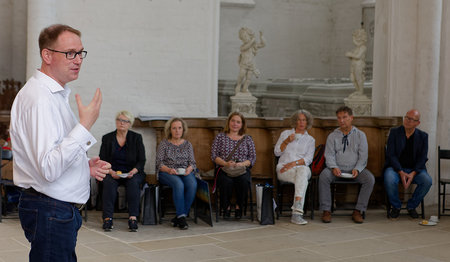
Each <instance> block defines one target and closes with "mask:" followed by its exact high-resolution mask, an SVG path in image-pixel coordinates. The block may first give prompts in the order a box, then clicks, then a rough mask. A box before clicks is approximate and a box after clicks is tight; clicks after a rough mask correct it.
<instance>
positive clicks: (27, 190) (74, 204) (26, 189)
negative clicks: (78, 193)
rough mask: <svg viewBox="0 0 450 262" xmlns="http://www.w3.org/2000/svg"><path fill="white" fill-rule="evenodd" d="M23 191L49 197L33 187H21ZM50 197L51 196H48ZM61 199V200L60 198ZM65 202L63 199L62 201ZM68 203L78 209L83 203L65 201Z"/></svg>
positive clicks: (81, 207)
mask: <svg viewBox="0 0 450 262" xmlns="http://www.w3.org/2000/svg"><path fill="white" fill-rule="evenodd" d="M22 191H23V192H25V193H27V194H30V195H34V196H43V197H49V196H47V195H46V194H42V193H41V192H38V191H36V190H35V189H34V188H32V187H30V188H25V189H22ZM50 198H52V197H50ZM60 201H61V200H60ZM62 202H65V201H62ZM66 203H69V204H70V205H72V206H74V207H75V208H76V209H78V210H79V211H81V210H83V208H84V206H85V204H78V203H70V202H66Z"/></svg>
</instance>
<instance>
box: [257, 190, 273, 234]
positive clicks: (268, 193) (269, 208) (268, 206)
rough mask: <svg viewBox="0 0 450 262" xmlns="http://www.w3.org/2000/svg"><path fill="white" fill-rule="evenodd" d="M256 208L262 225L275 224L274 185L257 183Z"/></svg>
mask: <svg viewBox="0 0 450 262" xmlns="http://www.w3.org/2000/svg"><path fill="white" fill-rule="evenodd" d="M256 208H257V214H258V216H257V217H258V220H259V223H260V224H261V225H273V224H275V219H274V211H273V186H271V185H268V184H266V185H262V184H257V185H256Z"/></svg>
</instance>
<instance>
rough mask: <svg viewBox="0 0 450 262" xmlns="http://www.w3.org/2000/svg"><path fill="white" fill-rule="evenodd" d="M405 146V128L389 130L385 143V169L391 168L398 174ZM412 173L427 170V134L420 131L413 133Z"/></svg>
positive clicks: (416, 130)
mask: <svg viewBox="0 0 450 262" xmlns="http://www.w3.org/2000/svg"><path fill="white" fill-rule="evenodd" d="M405 145H406V134H405V127H404V126H399V127H394V128H392V129H391V131H390V133H389V138H388V142H387V149H386V162H385V164H384V167H385V168H388V167H392V168H393V169H394V170H395V171H396V172H398V171H399V170H400V169H401V168H402V166H401V164H400V161H399V158H400V155H401V154H402V151H403V149H404V148H405ZM413 154H414V159H413V160H414V163H415V165H414V171H416V172H419V171H420V170H421V169H425V170H426V169H427V168H426V166H425V163H426V162H427V161H428V157H427V154H428V134H427V133H425V132H423V131H422V130H420V129H417V128H416V129H415V131H414V148H413Z"/></svg>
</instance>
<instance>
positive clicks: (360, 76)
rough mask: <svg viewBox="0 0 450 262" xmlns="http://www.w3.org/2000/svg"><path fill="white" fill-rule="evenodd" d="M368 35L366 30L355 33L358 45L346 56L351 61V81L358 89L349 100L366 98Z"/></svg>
mask: <svg viewBox="0 0 450 262" xmlns="http://www.w3.org/2000/svg"><path fill="white" fill-rule="evenodd" d="M366 42H367V33H366V31H365V30H364V28H360V29H356V30H355V31H353V43H354V44H355V45H356V47H355V49H353V50H352V51H349V52H347V53H346V54H345V56H346V57H348V58H349V59H350V60H351V65H350V79H351V81H352V82H353V85H354V86H355V88H356V91H355V92H354V93H352V94H350V96H349V98H353V97H355V98H356V97H365V95H364V94H363V92H364V80H365V75H364V73H365V72H364V69H365V67H366V61H365V60H366V52H367V47H366Z"/></svg>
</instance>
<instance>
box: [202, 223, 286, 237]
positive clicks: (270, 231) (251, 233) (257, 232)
mask: <svg viewBox="0 0 450 262" xmlns="http://www.w3.org/2000/svg"><path fill="white" fill-rule="evenodd" d="M289 233H291V231H290V230H286V229H282V228H278V227H275V226H260V227H258V228H255V229H245V230H239V231H231V232H226V233H215V234H209V235H208V236H209V237H212V238H215V239H219V240H222V241H231V240H238V239H248V238H256V237H263V236H276V235H284V234H289Z"/></svg>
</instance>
